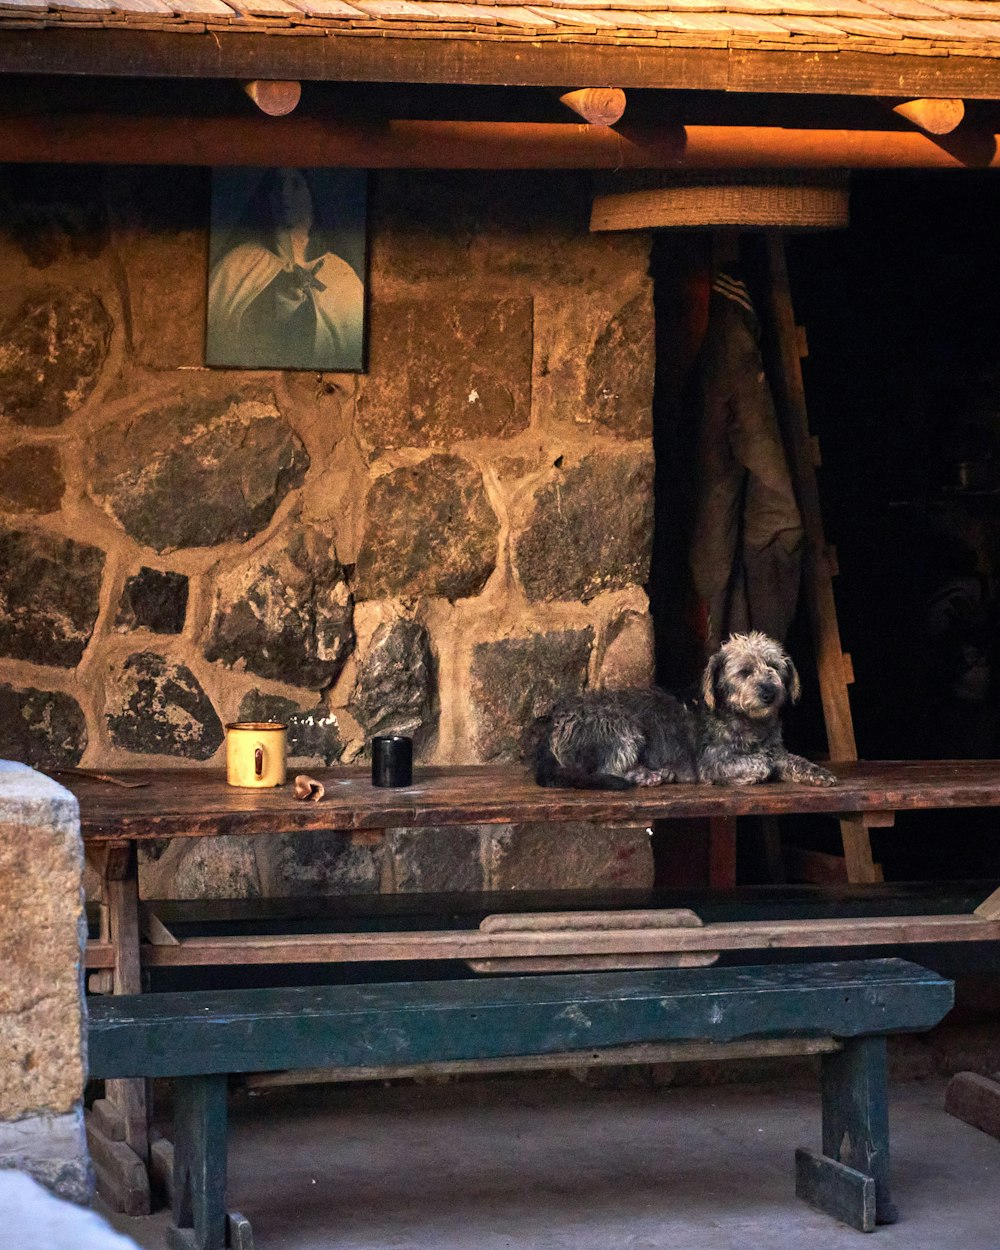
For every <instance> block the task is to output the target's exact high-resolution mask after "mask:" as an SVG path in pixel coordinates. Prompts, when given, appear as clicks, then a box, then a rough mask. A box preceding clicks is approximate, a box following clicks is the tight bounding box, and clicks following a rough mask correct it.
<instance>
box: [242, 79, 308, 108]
mask: <svg viewBox="0 0 1000 1250" xmlns="http://www.w3.org/2000/svg"><path fill="white" fill-rule="evenodd" d="M243 90H244V91H245V92H246V93H247V95H248V96H249V97H250V99H251V100H253V102H254V104H256V105H257V107H258V108H259V109H260V111H261V112H262V113H266V114H267V115H268V117H286V116H287V115H288V114H289V113H292V112H294V111H295V109H296V108H297V107H298V103H299V100H300V99H301V98H302V84H301V83H299V82H295V81H287V80H282V79H274V78H255V79H253V81H252V82H248V83H245V84H244V86H243Z"/></svg>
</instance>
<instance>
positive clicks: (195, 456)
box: [89, 394, 309, 551]
mask: <svg viewBox="0 0 1000 1250" xmlns="http://www.w3.org/2000/svg"><path fill="white" fill-rule="evenodd" d="M308 467H309V455H308V453H307V452H306V450H305V448H304V447H303V445H302V443H301V442H300V440H299V439H298V437H297V436H296V435H295V434H294V433H293V432H292V430H291V428H290V427H289V426H288V424H287V423H286V422H285V420H284V419H283V417H282V416H281V414H280V413H279V411H278V409H277V407H276V405H275V403H274V399H273V396H264V397H258V396H256V395H249V394H248V395H244V396H239V395H234V396H230V397H229V398H228V399H205V398H197V399H196V398H194V397H192V398H191V399H189V400H187V401H185V402H184V403H182V404H166V405H163V406H159V407H155V408H152V409H150V410H148V411H146V412H143V413H141V414H138V415H137V416H135V417H134V418H132V419H131V420H128V421H121V422H117V423H115V424H114V425H113V426H110V427H108V428H105V429H103V430H102V431H101V435H100V437H99V438H97V439H96V440H95V441H94V447H93V450H92V453H91V460H90V466H89V489H90V493H91V495H92V496H93V497H94V499H95V500H96V501H97V503H98V504H99V505H100V506H101V507H102V508H104V510H105V511H106V512H107V513H108V514H109V515H110V516H112V517H113V518H114V519H115V520H116V521H117V522H118V523H119V524H120V525H121V526H122V527H123V528H124V529H125V530H126V531H127V533H128V534H129V535H131V537H132V538H134V539H135V540H136V542H138V543H142V544H144V545H145V546H147V547H152V548H154V549H155V550H157V551H166V550H169V549H173V548H176V547H211V546H215V545H217V544H219V543H224V542H242V541H244V540H245V539H247V538H249V537H250V536H251V535H252V534H257V533H259V532H260V531H261V530H262V529H264V528H265V527H266V526H267V525H268V523H269V522H270V520H271V517H272V516H273V515H274V511H275V509H276V508H277V506H278V504H279V503H281V501H282V500H283V499H284V498H285V496H286V495H287V494H288V492H289V491H291V490H293V489H294V488H295V487H297V486H299V485H300V484H301V482H302V480H303V478H304V477H305V473H306V470H307V469H308Z"/></svg>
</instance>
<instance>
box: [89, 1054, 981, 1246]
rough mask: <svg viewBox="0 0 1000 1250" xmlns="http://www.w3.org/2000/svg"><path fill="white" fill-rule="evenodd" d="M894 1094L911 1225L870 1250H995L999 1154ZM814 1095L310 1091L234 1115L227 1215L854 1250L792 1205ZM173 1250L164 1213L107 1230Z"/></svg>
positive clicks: (524, 1084) (566, 1241)
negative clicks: (798, 1151)
mask: <svg viewBox="0 0 1000 1250" xmlns="http://www.w3.org/2000/svg"><path fill="white" fill-rule="evenodd" d="M944 1088H945V1082H944V1081H943V1080H941V1079H933V1080H926V1081H910V1082H907V1083H903V1084H896V1085H894V1087H893V1089H892V1107H891V1117H892V1119H891V1124H892V1148H893V1185H894V1198H895V1199H896V1201H897V1203H898V1205H899V1208H900V1213H901V1219H900V1223H898V1224H896V1225H893V1226H891V1227H883V1228H880V1229H879V1230H878V1231H877V1232H876V1233H875V1234H874V1237H875V1238H876V1240H875V1241H874V1242H871V1243H867V1244H870V1245H873V1246H877V1247H878V1248H879V1250H903V1248H904V1247H905V1250H998V1248H1000V1142H997V1141H995V1140H993V1139H992V1138H990V1137H987V1136H986V1135H985V1134H983V1133H980V1132H978V1131H977V1130H975V1129H973V1128H970V1127H968V1126H967V1125H965V1124H962V1123H961V1122H959V1121H957V1120H955V1119H953V1118H952V1117H950V1116H948V1115H946V1114H945V1112H944V1111H943V1109H942V1107H943V1099H944ZM818 1102H819V1098H818V1090H817V1089H815V1088H805V1087H801V1088H800V1087H798V1086H796V1087H795V1088H787V1089H785V1088H781V1087H775V1086H766V1087H750V1088H748V1087H745V1086H733V1085H727V1086H718V1087H711V1088H685V1089H679V1088H674V1089H671V1088H660V1089H634V1088H633V1089H624V1090H609V1089H596V1088H591V1087H588V1086H583V1085H579V1084H577V1083H576V1082H574V1081H573V1080H571V1079H570V1078H560V1079H556V1078H549V1079H515V1078H507V1079H494V1080H492V1081H465V1082H461V1083H452V1084H449V1085H424V1086H417V1087H413V1086H404V1087H394V1088H372V1087H330V1086H313V1087H305V1088H299V1089H297V1090H282V1091H274V1090H272V1091H269V1092H267V1093H264V1094H258V1095H256V1096H254V1097H249V1096H247V1095H246V1094H243V1095H240V1096H238V1097H237V1098H236V1099H235V1100H234V1107H233V1131H232V1134H231V1141H232V1145H231V1150H230V1195H231V1202H232V1206H233V1207H234V1208H236V1209H238V1210H241V1211H242V1212H243V1213H244V1214H245V1215H247V1216H248V1217H249V1218H250V1220H251V1221H252V1223H253V1227H254V1234H255V1241H256V1250H383V1248H384V1250H389V1248H390V1247H391V1248H392V1250H424V1248H426V1250H556V1248H565V1250H569V1248H572V1250H666V1248H667V1247H669V1248H670V1250H803V1248H807V1247H822V1250H842V1248H843V1250H846V1248H847V1247H852V1248H853V1250H857V1248H858V1246H859V1245H860V1244H861V1242H860V1241H859V1238H862V1237H863V1234H860V1233H857V1232H855V1231H853V1230H852V1229H849V1228H847V1227H845V1226H844V1225H841V1224H837V1223H835V1222H834V1221H833V1220H831V1219H829V1218H828V1217H826V1216H822V1215H819V1214H818V1213H816V1212H814V1211H811V1210H810V1209H809V1208H808V1207H807V1206H805V1205H804V1204H803V1203H800V1202H799V1201H797V1199H796V1198H795V1196H794V1193H793V1153H794V1147H795V1146H797V1145H804V1146H810V1147H812V1148H815V1149H818V1147H819V1107H818ZM114 1223H115V1226H116V1227H118V1228H119V1229H121V1230H122V1231H124V1232H128V1233H129V1234H130V1235H131V1236H132V1237H133V1238H135V1239H136V1240H137V1241H138V1242H139V1244H140V1245H141V1246H143V1247H148V1248H149V1250H162V1247H163V1245H164V1240H163V1226H164V1223H165V1216H164V1215H163V1214H160V1215H157V1216H154V1217H151V1218H150V1219H148V1220H128V1219H125V1218H122V1217H116V1218H115V1220H114Z"/></svg>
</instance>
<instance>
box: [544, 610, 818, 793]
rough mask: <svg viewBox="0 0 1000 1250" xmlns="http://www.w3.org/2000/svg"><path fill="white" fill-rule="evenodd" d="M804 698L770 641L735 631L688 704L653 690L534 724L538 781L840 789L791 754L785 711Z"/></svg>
mask: <svg viewBox="0 0 1000 1250" xmlns="http://www.w3.org/2000/svg"><path fill="white" fill-rule="evenodd" d="M799 693H800V684H799V675H798V673H797V672H796V671H795V665H794V664H793V663H792V661H791V660H790V659H789V658H788V656H787V655H786V654H785V652H784V650H783V648H782V647H781V646H779V644H778V643H776V642H775V641H774V639H773V638H768V637H767V636H766V635H765V634H761V633H750V634H734V635H733V636H732V637H731V638H729V639H728V641H727V642H725V643H724V644H723V646H722V647H721V648H720V649H719V650H718V651H717V652H716V653H715V655H713V656H712V658H711V659H710V660H709V662H708V664H707V666H706V668H705V672H704V675H703V677H702V685H701V698H700V700H699V701H698V702H697V703H696V704H694V705H693V706H691V707H688V706H685V705H684V704H683V703H681V702H680V701H679V700H677V699H675V698H674V697H673V696H672V695H669V694H666V693H665V692H664V691H662V690H655V689H653V690H614V691H597V692H593V693H588V694H584V695H580V696H577V697H575V698H572V699H567V700H564V701H563V702H560V703H558V704H557V705H556V706H555V707H554V708H553V709H552V712H551V713H550V714H549V716H548V717H546V718H544V720H542V721H541V722H539V725H538V727H537V733H538V738H537V742H538V747H537V753H536V766H537V778H538V783H539V785H543V786H574V787H576V788H579V789H598V790H626V789H630V788H631V787H633V786H656V785H660V784H662V783H663V782H675V781H677V782H682V781H703V782H709V783H711V784H713V785H736V786H748V785H755V784H757V783H758V782H762V781H800V782H805V783H806V784H807V785H814V786H832V785H835V784H836V782H837V779H836V777H834V775H833V774H832V773H829V772H827V771H826V769H825V768H820V767H819V766H818V765H817V764H813V763H811V762H810V761H809V760H807V759H803V758H802V756H800V755H792V754H790V753H789V752H788V751H786V750H785V747H784V744H783V742H782V739H781V719H780V718H781V710H782V708H783V707H784V706H785V704H786V703H794V702H795V700H796V699H797V698H798V697H799Z"/></svg>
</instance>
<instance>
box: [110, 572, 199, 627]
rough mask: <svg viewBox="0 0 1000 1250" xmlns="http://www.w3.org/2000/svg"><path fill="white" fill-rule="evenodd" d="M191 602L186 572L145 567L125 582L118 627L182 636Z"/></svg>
mask: <svg viewBox="0 0 1000 1250" xmlns="http://www.w3.org/2000/svg"><path fill="white" fill-rule="evenodd" d="M187 601H188V579H187V578H186V577H185V576H184V574H183V573H161V572H160V571H159V570H158V569H149V568H146V567H145V566H143V567H142V568H141V569H140V570H139V572H138V573H136V574H135V576H134V577H130V578H129V579H128V581H127V582H126V583H125V589H124V590H123V591H122V597H121V602H120V603H119V605H118V616H117V618H116V619H115V628H116V629H118V630H120V631H122V632H124V631H126V630H130V629H149V630H152V631H153V633H154V634H179V633H180V632H181V630H182V629H183V628H184V615H185V613H186V612H187Z"/></svg>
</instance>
